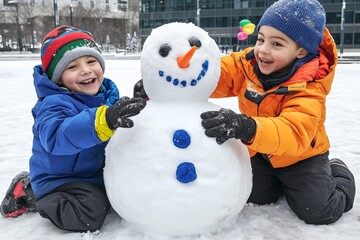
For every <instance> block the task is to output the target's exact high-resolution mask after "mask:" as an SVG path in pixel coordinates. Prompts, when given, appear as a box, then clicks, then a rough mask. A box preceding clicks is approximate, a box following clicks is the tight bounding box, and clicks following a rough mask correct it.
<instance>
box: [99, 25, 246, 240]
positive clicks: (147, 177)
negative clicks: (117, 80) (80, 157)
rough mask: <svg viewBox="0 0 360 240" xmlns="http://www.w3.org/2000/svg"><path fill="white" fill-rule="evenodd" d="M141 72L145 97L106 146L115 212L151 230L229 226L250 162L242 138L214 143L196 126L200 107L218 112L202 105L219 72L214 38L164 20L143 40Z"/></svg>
mask: <svg viewBox="0 0 360 240" xmlns="http://www.w3.org/2000/svg"><path fill="white" fill-rule="evenodd" d="M179 59H181V61H179ZM141 73H142V74H141V76H142V79H143V83H144V88H145V91H146V93H147V95H148V97H149V98H150V100H149V101H148V102H147V105H146V107H145V109H144V110H142V111H141V113H140V114H139V115H137V116H135V117H133V118H132V119H133V121H134V124H135V125H134V127H133V128H130V129H118V130H117V131H116V133H115V135H114V136H113V137H112V138H111V139H110V142H109V144H108V146H107V148H106V163H105V168H104V180H105V187H106V191H107V193H108V197H109V200H110V203H111V205H112V207H113V209H114V210H115V211H116V212H117V213H118V214H119V215H120V216H122V217H123V218H124V219H126V220H127V221H129V222H132V223H134V224H136V226H141V227H142V228H143V229H144V230H146V232H147V233H148V234H151V235H152V233H157V234H165V235H167V236H188V235H193V234H198V233H209V232H214V231H219V229H223V228H224V227H226V226H228V225H229V224H232V223H233V222H234V221H235V220H236V219H237V216H238V214H239V212H240V211H241V209H242V208H243V207H244V205H245V203H246V201H247V199H248V198H249V196H250V192H251V188H252V175H251V164H250V157H249V152H248V150H247V148H246V147H245V146H244V145H243V144H242V143H241V142H240V141H238V140H235V139H231V140H228V141H227V142H225V143H224V144H222V145H219V144H217V143H216V141H215V140H214V139H213V138H209V137H207V136H206V135H205V134H204V128H203V127H202V126H201V118H200V115H201V114H202V113H203V112H206V111H211V110H213V111H216V110H219V109H220V106H218V105H216V104H214V103H211V102H208V97H209V96H210V95H211V93H212V92H213V91H214V89H215V88H216V86H217V82H218V79H219V76H220V52H219V49H218V47H217V45H216V43H215V41H214V40H213V39H212V38H211V37H210V36H209V35H208V33H207V32H205V31H204V30H202V29H200V28H199V27H197V26H195V25H194V24H192V23H169V24H165V25H162V26H161V27H158V28H156V29H154V30H153V31H152V32H151V34H150V36H149V37H148V38H147V39H146V41H145V43H144V47H143V50H142V55H141ZM159 73H160V74H159ZM164 226H166V227H164Z"/></svg>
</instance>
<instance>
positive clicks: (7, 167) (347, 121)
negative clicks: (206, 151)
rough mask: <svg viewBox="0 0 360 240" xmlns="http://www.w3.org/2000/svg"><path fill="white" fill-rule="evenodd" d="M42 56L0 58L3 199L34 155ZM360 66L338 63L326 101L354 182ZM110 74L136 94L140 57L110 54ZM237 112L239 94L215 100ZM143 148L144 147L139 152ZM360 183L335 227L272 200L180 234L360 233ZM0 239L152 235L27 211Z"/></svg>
mask: <svg viewBox="0 0 360 240" xmlns="http://www.w3.org/2000/svg"><path fill="white" fill-rule="evenodd" d="M39 63H40V60H34V58H32V59H30V60H27V59H26V58H22V59H21V60H7V59H0V79H1V80H0V81H1V83H2V87H1V88H0V121H1V133H2V134H1V135H0V153H1V154H0V165H1V169H0V172H1V174H0V200H2V198H3V197H4V195H5V193H6V190H7V188H8V186H9V184H10V182H11V180H12V178H13V177H14V176H15V175H16V174H18V173H19V172H20V171H23V170H28V160H29V157H30V155H31V144H32V132H31V127H32V123H33V119H32V116H31V108H32V107H33V105H34V103H35V101H36V95H35V91H34V87H33V83H32V82H33V80H32V68H33V66H34V65H35V64H39ZM358 75H359V64H340V65H338V67H337V72H336V76H335V80H334V84H333V87H332V91H331V93H330V95H329V96H328V101H327V120H326V126H327V132H328V135H329V138H330V141H331V144H332V147H331V149H330V157H337V158H341V159H342V160H344V161H345V162H346V164H347V165H348V167H349V168H350V169H351V170H352V172H353V174H354V176H355V180H356V184H357V186H359V176H360V160H359V158H360V147H359V144H360V140H359V136H360V128H359V127H358V126H357V124H358V123H359V122H360V104H359V101H360V94H359V92H360V81H359V79H358V78H359V77H358ZM105 76H107V77H109V78H111V79H112V80H114V81H115V82H116V84H117V85H118V87H119V89H120V94H121V95H123V96H124V95H128V96H131V95H132V89H133V86H134V84H135V82H137V81H138V80H139V79H140V60H123V59H122V60H106V70H105ZM211 101H213V102H215V103H217V104H219V105H221V106H224V107H228V108H232V109H234V110H236V111H238V109H237V100H236V99H234V98H228V99H221V100H211ZM139 151H141V149H140V150H139ZM359 191H360V190H359V187H358V188H357V194H356V197H355V202H354V208H353V209H352V210H351V211H349V212H348V213H345V214H344V215H343V217H342V218H341V219H340V220H339V221H337V222H336V223H334V224H330V225H320V226H314V225H308V224H305V223H304V222H303V221H301V220H299V219H298V218H297V217H296V215H295V214H294V213H293V212H292V211H291V209H290V208H289V206H288V205H287V203H286V201H285V199H284V198H282V199H281V200H280V201H279V202H277V203H275V204H270V205H265V206H256V205H252V204H247V205H245V207H244V208H243V210H242V211H241V213H240V214H239V217H238V219H237V220H236V222H235V224H234V225H233V226H231V227H230V228H229V229H227V230H224V231H223V232H220V233H218V234H216V235H210V234H208V235H196V236H192V237H184V238H176V240H227V239H229V240H240V239H246V240H247V239H250V240H253V239H254V240H260V239H268V240H272V239H274V240H277V239H279V240H283V239H284V240H285V239H294V240H297V239H299V240H304V239H305V240H306V239H328V240H335V239H343V240H353V239H357V238H358V237H359V236H360V200H359V197H358V196H359ZM0 229H1V230H0V239H4V240H5V239H6V240H7V239H26V240H35V239H52V240H57V239H68V240H75V239H83V240H97V239H101V240H103V239H112V240H120V239H121V240H124V239H125V240H153V239H159V238H154V237H150V236H148V235H146V234H144V233H143V232H141V231H140V230H139V229H138V228H136V227H134V226H132V225H130V224H128V223H127V222H126V221H124V220H122V219H121V218H120V217H119V216H118V215H117V214H116V212H115V211H113V210H112V211H111V212H110V213H109V215H108V217H107V219H106V221H105V223H104V225H103V227H102V228H101V229H100V230H99V231H97V232H94V233H90V232H87V233H73V232H66V231H62V230H59V229H57V228H56V227H54V226H53V225H52V224H51V223H50V222H49V221H48V220H46V219H43V218H41V217H40V215H38V214H37V213H26V214H24V215H22V216H20V217H18V218H16V219H5V218H3V217H1V216H0Z"/></svg>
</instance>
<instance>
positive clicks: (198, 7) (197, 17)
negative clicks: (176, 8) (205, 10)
mask: <svg viewBox="0 0 360 240" xmlns="http://www.w3.org/2000/svg"><path fill="white" fill-rule="evenodd" d="M200 10H201V9H200V6H199V0H197V1H196V23H197V26H198V27H200Z"/></svg>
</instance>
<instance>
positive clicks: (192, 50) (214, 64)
mask: <svg viewBox="0 0 360 240" xmlns="http://www.w3.org/2000/svg"><path fill="white" fill-rule="evenodd" d="M141 75H142V79H143V82H144V88H145V91H146V93H147V95H148V96H149V98H150V99H151V100H152V101H166V102H169V101H187V102H190V101H207V99H208V98H209V96H210V95H211V93H212V92H213V91H214V89H215V88H216V85H217V82H218V80H219V76H220V51H219V48H218V46H217V45H216V43H215V41H214V40H213V39H212V38H211V37H210V36H209V35H208V33H207V32H205V31H204V30H203V29H201V28H199V27H197V26H195V25H194V24H192V23H178V22H174V23H168V24H165V25H162V26H160V27H158V28H156V29H154V30H152V32H151V34H150V36H149V37H148V38H147V39H146V41H145V43H144V47H143V50H142V53H141Z"/></svg>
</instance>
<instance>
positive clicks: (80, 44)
mask: <svg viewBox="0 0 360 240" xmlns="http://www.w3.org/2000/svg"><path fill="white" fill-rule="evenodd" d="M87 55H90V56H93V57H95V58H96V59H97V60H98V61H99V62H100V65H101V68H102V69H103V71H104V70H105V61H104V58H103V57H102V55H101V51H100V49H99V48H98V46H97V45H96V43H95V41H94V39H93V37H92V35H91V33H89V32H87V31H85V30H79V29H77V28H74V27H70V26H66V25H64V26H60V27H57V28H55V29H54V30H52V31H51V32H49V33H48V34H47V35H46V36H45V38H44V40H43V42H42V46H41V62H42V66H43V68H44V71H45V73H46V74H47V76H48V78H49V79H51V81H53V82H54V83H56V84H57V83H58V82H59V80H60V77H61V75H62V73H63V71H64V69H65V67H66V66H67V65H68V64H69V63H70V62H72V61H73V60H75V59H77V58H79V57H82V56H87Z"/></svg>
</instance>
